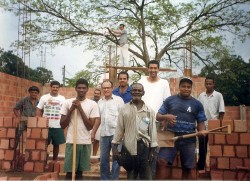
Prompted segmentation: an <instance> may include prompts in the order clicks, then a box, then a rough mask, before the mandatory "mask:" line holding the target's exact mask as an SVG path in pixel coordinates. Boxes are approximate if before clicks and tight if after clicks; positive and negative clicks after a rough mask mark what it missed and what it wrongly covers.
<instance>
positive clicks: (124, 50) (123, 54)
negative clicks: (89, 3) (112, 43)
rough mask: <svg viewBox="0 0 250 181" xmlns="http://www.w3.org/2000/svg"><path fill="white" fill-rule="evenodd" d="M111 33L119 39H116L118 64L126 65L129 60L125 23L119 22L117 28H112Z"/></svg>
mask: <svg viewBox="0 0 250 181" xmlns="http://www.w3.org/2000/svg"><path fill="white" fill-rule="evenodd" d="M112 33H113V34H114V35H115V36H117V37H120V39H119V40H118V42H119V45H120V64H121V66H123V67H125V66H128V62H129V53H128V35H127V31H126V30H125V25H124V24H120V26H119V30H112Z"/></svg>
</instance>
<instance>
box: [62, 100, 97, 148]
mask: <svg viewBox="0 0 250 181" xmlns="http://www.w3.org/2000/svg"><path fill="white" fill-rule="evenodd" d="M75 99H76V98H72V99H67V100H66V101H65V102H64V103H63V106H62V109H61V114H62V115H67V113H68V111H69V109H70V107H71V105H72V102H73V101H74V100H75ZM81 106H82V109H83V111H84V113H85V114H86V116H87V118H96V117H100V114H99V108H98V105H97V103H96V102H95V101H92V100H90V99H87V98H86V99H85V100H83V101H81ZM73 137H74V112H73V113H72V114H71V121H70V123H69V127H68V132H67V138H66V143H73V140H74V138H73ZM76 140H77V141H76V143H77V144H91V132H90V131H88V130H87V128H86V126H85V125H84V123H83V120H82V117H81V115H80V113H79V111H78V113H77V139H76Z"/></svg>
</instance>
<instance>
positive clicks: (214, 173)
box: [210, 170, 223, 180]
mask: <svg viewBox="0 0 250 181" xmlns="http://www.w3.org/2000/svg"><path fill="white" fill-rule="evenodd" d="M210 176H211V180H223V171H222V170H211V171H210Z"/></svg>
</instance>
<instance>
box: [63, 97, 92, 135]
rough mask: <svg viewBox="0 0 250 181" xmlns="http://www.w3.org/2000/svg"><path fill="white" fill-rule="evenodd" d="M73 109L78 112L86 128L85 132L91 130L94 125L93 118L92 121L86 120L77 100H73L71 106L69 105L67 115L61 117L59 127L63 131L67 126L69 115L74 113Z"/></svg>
mask: <svg viewBox="0 0 250 181" xmlns="http://www.w3.org/2000/svg"><path fill="white" fill-rule="evenodd" d="M75 109H77V110H78V112H79V113H80V115H81V118H82V121H83V124H84V125H85V126H86V128H87V130H88V131H90V130H91V129H92V128H93V125H94V121H93V118H92V119H88V118H87V116H86V114H85V112H84V111H83V109H82V106H81V103H80V101H79V100H74V101H73V102H72V105H71V107H70V109H69V111H68V113H67V115H62V117H61V120H60V125H61V127H62V128H63V129H64V128H66V127H67V126H68V125H69V123H70V118H71V115H72V113H73V112H74V110H75Z"/></svg>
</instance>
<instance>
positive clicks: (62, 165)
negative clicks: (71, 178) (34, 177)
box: [60, 162, 65, 173]
mask: <svg viewBox="0 0 250 181" xmlns="http://www.w3.org/2000/svg"><path fill="white" fill-rule="evenodd" d="M64 172H65V171H64V162H60V173H64Z"/></svg>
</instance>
